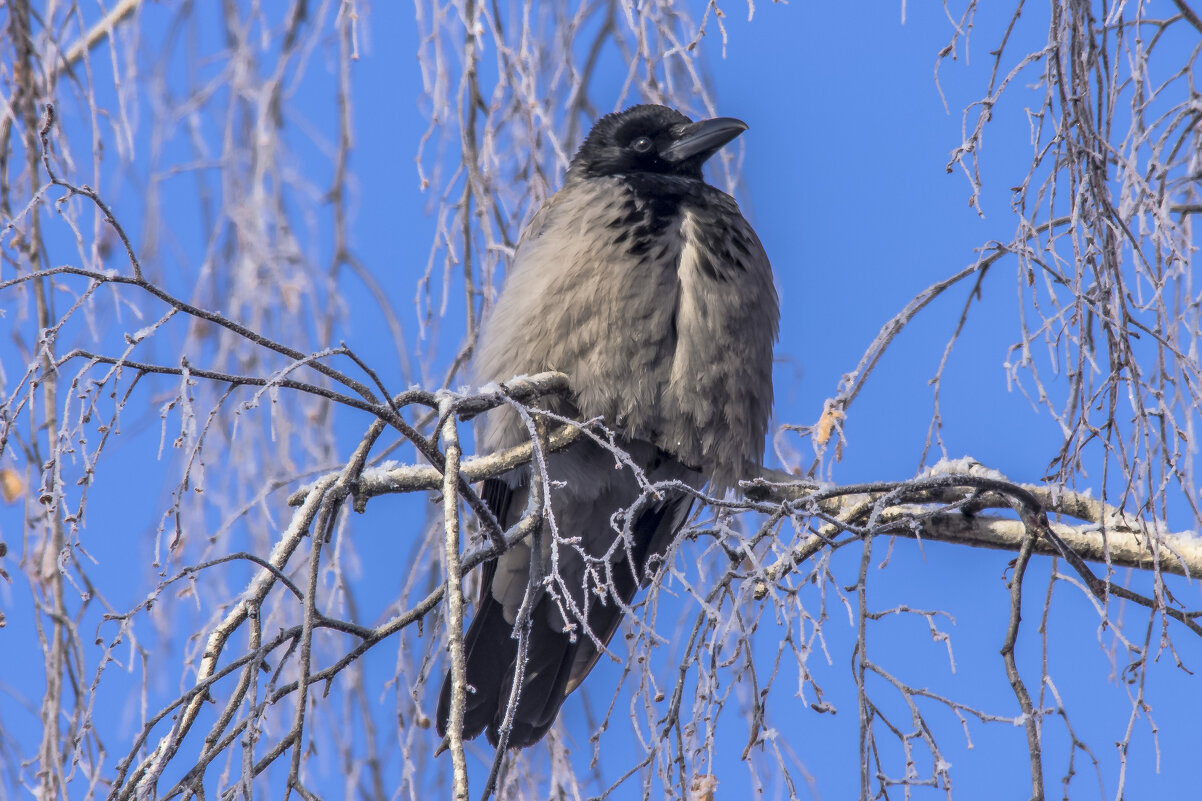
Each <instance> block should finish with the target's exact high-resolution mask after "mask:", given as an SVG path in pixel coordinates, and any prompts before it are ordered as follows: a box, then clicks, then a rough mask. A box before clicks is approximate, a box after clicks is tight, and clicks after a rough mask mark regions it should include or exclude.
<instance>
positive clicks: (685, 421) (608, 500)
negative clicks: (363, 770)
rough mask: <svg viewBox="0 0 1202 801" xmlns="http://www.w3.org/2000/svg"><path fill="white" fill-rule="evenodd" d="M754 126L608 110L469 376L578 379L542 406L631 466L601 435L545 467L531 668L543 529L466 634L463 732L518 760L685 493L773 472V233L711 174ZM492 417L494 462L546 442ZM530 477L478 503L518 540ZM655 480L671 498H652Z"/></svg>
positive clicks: (684, 508) (504, 566) (575, 679)
mask: <svg viewBox="0 0 1202 801" xmlns="http://www.w3.org/2000/svg"><path fill="white" fill-rule="evenodd" d="M747 127H748V126H747V125H746V123H744V122H742V121H740V120H737V119H734V118H730V117H717V118H713V119H705V120H700V121H697V122H694V121H693V120H691V119H690V118H689V117H687V116H685V115H684V114H682V113H681V112H679V111H676V110H674V109H672V108H669V107H666V106H662V105H653V104H644V105H636V106H633V107H630V108H627V109H625V110H623V111H620V112H614V113H611V114H608V115H605V116H603V117H601V118H600V119H599V120H597V121H596V122H595V124H594V125H593V127H592V128H591V130H590V131H589V133H588V134H587V136H586V137H585V139H584V141H583V143H582V144H581V145H580V147H579V150H578V151H577V152H576V154H575V156H574V157H573V158H572V160H571V162H570V163H569V165H568V169H567V172H566V175H565V177H564V181H563V186H562V188H561V189H560V190H559V191H558V192H556V193H555V194H554V195H552V196H551V197H550V198H549V199H547V200H546V202H545V203H544V204H543V205H542V207H541V208H540V209H539V210H538V211H537V212H536V213H535V214H534V216H533V217H532V218H531V220H530V222H529V223H528V225H527V226H526V228H525V229H524V231H523V233H522V235H521V237H520V238H519V241H518V245H517V247H516V249H515V251H514V256H513V259H512V261H511V263H510V267H509V270H508V273H507V275H506V279H505V282H504V285H503V287H502V290H501V292H500V294H499V295H498V297H497V299H496V302H495V304H494V306H493V308H492V309H491V311H490V313H489V314H488V315H487V316H486V319H485V321H484V322H483V325H482V328H481V331H480V335H479V340H478V343H477V346H476V352H475V355H474V357H473V359H472V366H471V368H470V375H471V378H472V380H473V381H474V383H475V385H477V386H486V385H488V384H489V383H490V382H497V383H502V382H504V381H505V380H506V379H510V378H512V377H516V376H521V375H528V374H534V373H538V372H542V371H549V370H554V371H560V372H563V373H565V374H566V375H567V376H568V378H569V383H570V386H571V393H570V397H568V398H566V399H560V400H553V401H549V402H546V404H545V408H547V409H549V410H550V411H553V412H555V413H557V414H561V415H566V416H570V417H573V418H576V419H578V420H600V421H601V422H602V424H603V425H604V426H605V427H606V428H608V429H609V431H610V432H612V436H613V438H614V440H613V441H614V443H616V444H617V445H618V446H619V447H620V448H621V450H622V451H624V452H625V453H626V454H628V455H629V459H628V460H626V461H621V460H618V459H616V458H615V455H614V454H613V453H612V452H611V451H610V450H607V448H606V447H605V445H604V444H603V443H602V442H600V441H598V440H594V439H591V438H589V437H582V438H579V439H578V440H577V441H576V442H574V443H573V444H572V445H571V446H569V447H568V448H567V449H565V450H563V451H560V452H557V453H552V454H548V455H547V456H546V459H545V465H546V467H545V469H546V476H547V478H549V479H550V480H549V481H548V482H546V487H547V490H546V492H547V497H548V499H549V507H550V508H549V512H548V514H547V515H545V516H544V518H552V519H550V520H548V519H544V522H543V528H542V532H541V536H540V538H539V539H540V540H541V547H540V553H539V554H538V557H537V558H538V560H539V562H538V563H536V568H537V565H541V569H538V572H539V573H540V574H541V577H543V578H544V581H543V585H542V586H543V587H545V588H546V589H545V590H544V591H542V592H541V597H539V599H538V602H537V604H536V605H534V606H533V609H532V613H531V615H530V621H529V628H528V634H526V635H525V636H526V638H527V640H526V643H527V648H526V660H525V662H524V664H519V637H520V635H521V632H520V631H519V630H516V629H515V623H516V622H517V620H518V612H519V610H520V608H521V606H522V601H523V598H524V597H525V596H526V593H527V585H528V584H529V579H530V572H531V567H532V562H531V550H532V547H533V546H532V542H531V537H527V538H526V539H525V540H523V541H521V542H520V543H518V544H516V545H515V546H513V547H512V548H511V549H509V550H507V551H506V552H504V553H503V554H501V555H500V556H499V557H497V558H495V559H493V560H491V561H488V562H486V563H485V564H484V566H483V569H482V577H481V585H480V595H479V599H478V603H477V606H476V611H475V616H474V618H473V620H472V622H471V624H470V626H469V627H468V630H467V633H466V634H465V635H464V653H465V659H466V675H467V686H468V693H467V701H466V707H465V710H464V715H463V732H462V733H463V737H464V739H471V738H474V737H476V736H478V735H479V734H480V733H481V732H482V731H483V732H486V736H487V739H488V742H489V743H490V744H492V745H493V746H494V747H495V746H498V745H500V744H503V745H504V746H505V747H507V748H510V749H513V748H525V747H529V746H531V745H534V744H535V743H537V742H538V741H539V740H541V739H542V737H543V736H544V735H545V734H546V733H547V731H548V730H549V729H550V727H551V726H552V724H553V723H554V722H555V719H556V716H557V714H558V712H559V708H560V706H561V705H562V704H563V702H564V700H565V699H566V698H567V696H568V695H569V694H570V693H571V692H572V691H573V690H574V689H575V688H576V687H578V686H579V685H580V683H581V682H582V681H583V680H584V678H585V676H586V675H587V674H588V673H589V671H590V670H591V669H592V667H593V665H594V664H595V663H596V662H597V660H598V658H599V657H600V656H601V655H602V654H603V653H604V652H605V651H606V650H607V649H606V646H607V644H608V643H609V641H610V639H611V638H612V637H613V635H614V632H615V631H616V630H617V629H618V627H619V625H620V623H621V621H622V618H623V615H624V611H625V610H627V609H629V608H630V604H631V602H632V600H633V599H634V597H635V595H636V593H637V591H638V589H639V588H640V587H643V586H646V585H647V584H648V583H649V582H650V581H651V580H652V579H653V578H654V576H655V574H656V572H657V571H658V570H659V569H661V568H662V566H663V562H664V559H665V554H666V551H667V550H668V548H669V546H670V545H671V544H672V542H673V541H674V540H675V538H676V536H677V535H678V533H679V532H680V531H681V529H682V527H683V526H684V525H685V523H686V522H687V520H688V517H689V514H690V511H691V508H692V505H693V501H694V497H695V496H694V494H693V493H691V492H689V491H688V488H692V489H694V490H700V489H701V488H703V487H705V486H706V485H707V483H708V485H709V491H710V492H711V493H724V492H725V491H726V490H728V489H732V488H734V487H736V486H737V482H738V480H739V479H740V478H743V477H746V476H747V475H748V474H749V473H750V472H751V471H754V470H755V469H756V468H758V467H759V466H760V465H761V464H762V460H763V451H764V438H765V435H766V433H767V430H768V426H769V422H770V418H771V413H772V351H773V346H774V344H775V342H776V339H777V335H778V329H779V316H780V312H779V301H778V297H777V292H776V288H775V282H774V278H773V273H772V268H771V265H770V263H769V260H768V256H767V255H766V253H765V252H764V247H763V245H762V244H761V242H760V239H759V237H758V236H757V235H756V233H755V231H754V230H753V229H752V227H751V225H750V224H749V223H748V222H747V220H746V219H745V218H744V217H743V215H742V213H741V212H740V210H739V206H738V204H737V203H736V202H735V200H734V198H732V197H731V196H730V195H728V194H726V193H725V192H722V191H721V190H719V189H717V188H715V187H713V186H711V185H710V184H708V183H707V182H706V181H705V179H704V176H703V174H702V166H703V165H704V164H705V162H706V160H707V159H709V158H710V157H711V156H713V155H714V154H715V153H716V152H717V151H718V150H719V149H720V148H722V147H723V146H724V145H726V144H727V143H729V142H730V141H732V140H733V139H734V138H735V137H737V136H739V135H740V134H741V133H742V132H743V131H745V130H746V129H747ZM483 418H484V419H483V422H482V424H481V425H480V427H479V428H478V430H477V439H476V442H477V446H478V450H479V451H480V452H482V453H484V452H495V451H499V450H503V449H505V448H509V447H512V446H515V445H518V444H521V443H522V442H525V441H529V439H530V432H529V429H528V427H527V424H526V423H525V422H524V421H523V420H522V418H521V417H520V416H519V414H518V413H517V412H516V411H515V410H514V409H512V408H510V407H501V408H498V409H494V410H493V411H491V412H488V413H487V414H486V415H484V416H483ZM635 468H637V470H636V469H635ZM530 469H531V468H530V467H529V466H526V467H523V468H517V469H514V470H512V471H510V472H509V473H508V474H506V475H503V476H501V477H498V478H493V479H489V480H487V481H486V482H485V483H484V486H483V488H482V497H483V499H484V501H485V502H486V503H487V505H488V506H489V508H490V509H491V511H492V512H493V514H495V515H496V518H497V520H498V522H499V523H500V524H501V525H502V526H503V527H505V528H508V527H510V526H513V525H514V524H515V523H517V522H518V521H519V519H520V518H521V516H522V514H523V512H524V510H525V509H526V506H527V504H528V502H529V499H530V480H531V479H530V472H529V471H530ZM639 472H641V473H642V476H641V478H642V481H640V476H639V475H637V474H638V473H639ZM648 483H650V484H657V485H659V486H661V487H665V486H666V487H667V489H665V490H663V491H660V492H659V493H647V494H645V493H644V489H645V488H646V486H647V484H648ZM552 524H553V526H552ZM535 589H536V590H537V589H538V588H535ZM518 628H519V629H520V628H522V627H518ZM515 676H520V682H519V685H518V696H517V699H516V701H515V702H514V703H513V704H512V705H511V703H510V695H511V692H512V690H513V688H514V680H515ZM450 699H451V678H450V671H449V670H448V672H447V675H446V678H445V679H444V681H443V684H442V689H441V692H440V694H439V700H438V709H437V714H436V729H437V731H438V733H439V735H440V736H442V737H444V738H445V736H446V734H447V728H448V723H449V719H450V706H451V700H450ZM510 706H512V710H509V707H510ZM507 711H508V712H509V717H510V718H511V720H510V725H509V726H508V727H507V726H506V725H505V724H506V717H507ZM445 742H446V740H445V739H444V743H445Z"/></svg>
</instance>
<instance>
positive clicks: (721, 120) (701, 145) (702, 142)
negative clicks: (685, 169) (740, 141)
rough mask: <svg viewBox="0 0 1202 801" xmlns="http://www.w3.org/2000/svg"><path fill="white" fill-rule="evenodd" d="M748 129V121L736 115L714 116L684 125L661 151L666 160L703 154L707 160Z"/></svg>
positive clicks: (703, 158) (682, 159) (683, 159)
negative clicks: (736, 117)
mask: <svg viewBox="0 0 1202 801" xmlns="http://www.w3.org/2000/svg"><path fill="white" fill-rule="evenodd" d="M746 130H747V123H745V122H743V121H742V120H736V119H735V118H734V117H714V119H712V120H700V121H699V122H694V123H690V124H688V125H685V126H683V128H682V130H681V131H680V133H679V134H678V135H677V136H676V139H675V140H674V141H673V142H672V144H670V145H668V146H667V147H665V148H664V149H663V150H661V151H660V153H659V155H660V158H662V159H664V160H665V161H671V162H679V161H685V160H686V159H691V158H694V157H696V156H701V161H705V160H706V159H708V158H709V157H710V156H712V155H714V154H715V153H717V152H718V148H720V147H722V146H723V145H724V144H726V143H727V142H729V141H730V140H731V139H734V138H735V137H736V136H738V135H739V134H741V133H743V131H746Z"/></svg>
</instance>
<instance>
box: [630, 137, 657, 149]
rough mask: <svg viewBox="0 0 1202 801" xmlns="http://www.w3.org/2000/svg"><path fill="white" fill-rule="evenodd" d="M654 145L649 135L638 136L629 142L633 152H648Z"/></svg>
mask: <svg viewBox="0 0 1202 801" xmlns="http://www.w3.org/2000/svg"><path fill="white" fill-rule="evenodd" d="M654 146H655V143H654V142H652V141H651V137H649V136H640V137H639V138H638V139H635V140H634V141H633V142H631V143H630V149H631V150H633V151H634V152H635V153H650V152H651V148H653V147H654Z"/></svg>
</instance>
